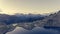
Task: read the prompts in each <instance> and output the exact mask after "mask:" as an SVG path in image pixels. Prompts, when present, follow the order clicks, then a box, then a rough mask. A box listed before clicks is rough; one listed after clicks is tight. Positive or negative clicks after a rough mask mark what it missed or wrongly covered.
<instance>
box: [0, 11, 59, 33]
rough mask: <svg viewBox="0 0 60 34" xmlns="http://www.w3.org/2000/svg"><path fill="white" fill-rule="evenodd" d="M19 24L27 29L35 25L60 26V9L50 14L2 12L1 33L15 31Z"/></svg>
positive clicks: (0, 17) (0, 19)
mask: <svg viewBox="0 0 60 34" xmlns="http://www.w3.org/2000/svg"><path fill="white" fill-rule="evenodd" d="M17 26H19V27H23V28H25V29H27V30H32V29H33V28H34V27H60V11H59V12H57V13H54V14H50V15H48V16H44V15H40V14H37V15H36V14H25V15H24V14H15V15H7V14H0V34H6V32H10V31H13V30H14V29H15V28H16V27H17Z"/></svg>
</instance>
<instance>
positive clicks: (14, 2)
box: [0, 0, 60, 14]
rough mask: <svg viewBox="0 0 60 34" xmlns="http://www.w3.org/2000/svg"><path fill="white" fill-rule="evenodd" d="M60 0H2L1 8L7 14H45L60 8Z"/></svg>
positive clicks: (0, 1)
mask: <svg viewBox="0 0 60 34" xmlns="http://www.w3.org/2000/svg"><path fill="white" fill-rule="evenodd" d="M59 1H60V0H0V8H1V9H2V11H3V12H1V13H6V14H14V13H24V14H28V13H33V14H43V13H50V12H55V11H56V10H59V9H60V2H59Z"/></svg>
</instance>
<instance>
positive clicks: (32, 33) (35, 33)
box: [6, 27, 60, 34]
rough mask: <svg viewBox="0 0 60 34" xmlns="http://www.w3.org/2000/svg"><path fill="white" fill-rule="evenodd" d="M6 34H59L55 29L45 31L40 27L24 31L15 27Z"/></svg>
mask: <svg viewBox="0 0 60 34" xmlns="http://www.w3.org/2000/svg"><path fill="white" fill-rule="evenodd" d="M6 34H60V32H59V31H58V30H55V29H45V28H41V27H35V28H34V29H32V30H26V29H24V28H22V27H17V28H16V29H15V30H13V31H11V32H8V33H6Z"/></svg>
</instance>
